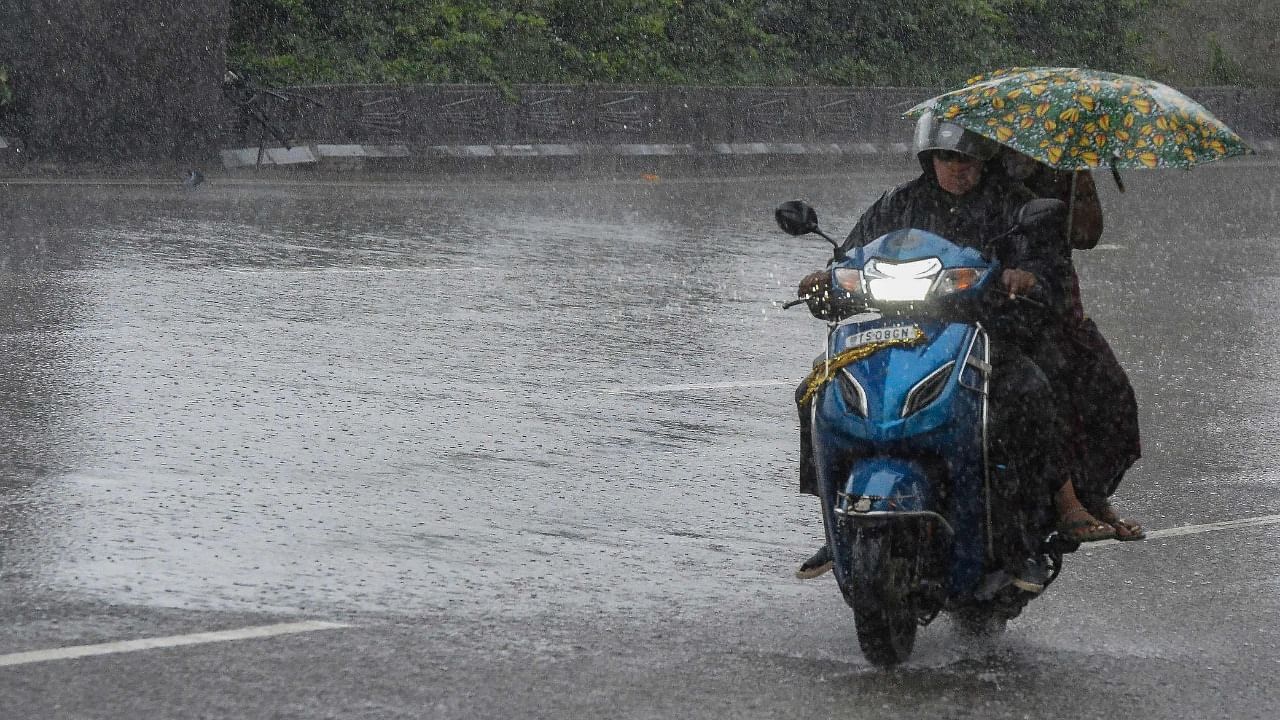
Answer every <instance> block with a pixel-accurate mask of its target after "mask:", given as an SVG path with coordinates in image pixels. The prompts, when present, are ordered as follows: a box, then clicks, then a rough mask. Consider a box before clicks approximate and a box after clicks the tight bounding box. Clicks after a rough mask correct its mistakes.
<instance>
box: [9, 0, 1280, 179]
mask: <svg viewBox="0 0 1280 720" xmlns="http://www.w3.org/2000/svg"><path fill="white" fill-rule="evenodd" d="M1277 38H1280V6H1278V5H1277V3H1275V2H1272V1H1271V0H1268V1H1267V2H1265V3H1257V2H1256V0H1108V2H1099V1H1098V0H945V1H939V0H0V136H5V137H9V138H13V137H17V138H21V139H23V140H24V141H25V143H26V145H27V147H28V149H30V150H32V151H34V152H33V153H31V154H30V155H40V154H43V155H45V156H61V157H67V158H102V159H111V158H129V157H144V156H145V157H174V158H182V157H200V156H205V155H207V154H208V153H209V152H210V151H211V149H212V148H213V147H214V146H215V144H216V136H217V134H218V133H219V132H221V129H223V128H224V127H225V126H226V123H227V116H228V108H227V105H226V103H225V101H224V100H223V98H222V94H221V92H220V89H221V82H222V75H223V71H224V69H225V68H226V67H227V66H230V67H232V68H236V69H238V70H242V71H245V72H247V73H248V74H249V75H250V76H251V77H252V78H253V79H254V80H256V81H257V82H258V83H259V84H261V85H265V86H283V85H318V84H326V83H328V84H347V83H405V84H408V83H426V84H445V83H485V84H491V85H496V86H498V87H499V88H501V89H504V90H505V91H506V92H507V95H508V98H509V99H510V98H514V96H515V88H517V86H521V85H526V86H527V85H532V84H568V85H579V86H588V85H595V84H610V83H617V84H626V85H654V86H676V85H679V86H751V85H757V86H788V87H798V86H816V85H826V86H842V87H849V86H855V87H857V86H861V87H877V86H879V87H883V86H890V87H892V86H900V87H901V86H906V87H939V86H947V85H952V84H954V83H958V82H960V81H962V80H963V79H965V78H966V77H968V76H970V75H971V74H974V73H976V72H980V71H986V70H990V69H992V68H995V67H1002V66H1011V65H1072V66H1088V67H1094V68H1099V69H1106V70H1113V71H1119V72H1132V73H1137V74H1141V75H1145V76H1148V77H1153V78H1156V79H1159V80H1163V81H1165V82H1168V83H1170V84H1173V85H1175V86H1178V87H1184V88H1191V87H1201V88H1202V87H1206V86H1235V87H1272V88H1274V87H1277V86H1280V48H1277ZM13 157H14V155H13V152H12V150H10V151H9V152H8V153H7V154H6V153H0V163H3V162H7V161H9V160H12V159H13Z"/></svg>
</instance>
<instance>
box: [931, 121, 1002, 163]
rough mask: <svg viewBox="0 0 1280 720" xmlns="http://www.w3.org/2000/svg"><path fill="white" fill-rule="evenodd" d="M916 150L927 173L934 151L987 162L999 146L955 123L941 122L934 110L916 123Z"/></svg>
mask: <svg viewBox="0 0 1280 720" xmlns="http://www.w3.org/2000/svg"><path fill="white" fill-rule="evenodd" d="M915 149H916V157H917V158H919V159H920V166H921V167H923V168H925V170H926V171H927V170H929V153H932V152H933V151H934V150H952V151H955V152H960V153H964V154H965V155H972V156H973V157H975V158H978V159H979V160H983V161H986V160H990V159H991V158H993V157H995V155H996V151H997V150H999V146H998V145H996V143H994V142H992V141H991V140H988V139H987V138H984V137H982V136H981V135H979V134H977V133H975V132H973V131H971V130H966V129H964V128H962V127H960V126H959V125H956V124H955V123H950V122H947V121H945V120H939V119H937V117H935V116H934V114H933V111H932V110H927V111H925V113H924V114H923V115H921V116H920V119H919V120H917V121H916V141H915Z"/></svg>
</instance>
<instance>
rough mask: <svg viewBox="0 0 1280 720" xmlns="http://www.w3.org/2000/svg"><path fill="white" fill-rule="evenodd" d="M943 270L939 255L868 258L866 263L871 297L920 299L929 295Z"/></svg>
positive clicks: (917, 300)
mask: <svg viewBox="0 0 1280 720" xmlns="http://www.w3.org/2000/svg"><path fill="white" fill-rule="evenodd" d="M941 271H942V261H941V260H939V259H938V258H926V259H924V260H912V261H911V262H904V263H891V262H888V261H885V260H879V259H872V260H868V261H867V264H866V266H865V267H863V274H864V276H865V277H866V283H867V290H868V292H869V293H870V294H871V297H873V298H875V299H876V300H882V301H886V302H919V301H921V300H924V299H925V298H926V297H928V296H929V289H930V288H931V287H933V282H934V280H936V279H937V277H938V273H939V272H941Z"/></svg>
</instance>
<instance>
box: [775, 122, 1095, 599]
mask: <svg viewBox="0 0 1280 720" xmlns="http://www.w3.org/2000/svg"><path fill="white" fill-rule="evenodd" d="M915 149H916V157H917V158H918V159H919V161H920V166H921V169H922V171H923V172H922V173H921V175H920V176H919V177H917V178H916V179H915V180H912V181H910V182H907V183H905V184H903V185H900V186H898V187H896V188H893V189H892V190H889V191H888V192H886V193H885V194H884V195H883V196H882V197H881V198H880V199H879V200H877V201H876V202H875V203H874V204H873V205H872V206H871V207H870V208H869V209H867V211H866V212H865V213H863V215H862V217H861V218H860V219H859V220H858V223H857V225H856V226H855V227H854V228H853V231H852V232H850V233H849V237H848V239H847V240H846V241H845V243H844V247H845V249H848V248H851V247H856V246H862V245H866V244H867V243H869V242H871V241H872V240H874V239H876V238H878V237H880V236H881V235H884V234H885V233H888V232H891V231H893V230H899V229H904V228H916V229H921V230H927V231H929V232H933V233H936V234H938V235H941V236H943V237H945V238H947V239H949V240H951V241H952V242H955V243H957V244H959V245H962V246H966V247H974V248H978V249H981V250H984V251H988V250H989V251H991V252H992V253H993V254H994V257H995V258H996V259H997V260H999V261H1000V264H1001V266H1002V267H1003V268H1004V271H1003V272H1002V274H1001V277H1000V280H1001V284H1002V285H1003V287H1004V289H1005V291H1007V292H1008V294H1009V299H1010V301H1009V302H1007V303H1002V304H1001V305H1000V306H999V307H997V309H996V310H995V311H994V312H993V314H992V316H991V317H990V318H988V323H986V324H987V325H988V330H989V331H990V332H991V334H992V339H993V343H992V346H993V357H992V361H993V362H992V366H993V372H992V374H991V386H990V398H991V406H992V410H993V425H994V427H995V430H996V432H995V437H996V442H997V443H998V444H999V446H1000V447H1001V448H1003V451H1004V453H1005V454H1006V455H1008V456H1010V457H1014V458H1017V461H1018V464H1019V466H1020V468H1021V470H1022V472H1021V473H1020V476H1021V479H1022V482H1021V483H1020V484H1018V486H1016V487H1012V486H1011V487H1000V488H995V489H994V490H995V492H994V493H993V495H994V497H993V498H992V503H993V505H996V506H997V507H998V508H999V510H998V512H996V513H994V517H995V518H996V522H995V523H994V525H995V527H994V528H993V531H994V532H995V534H996V545H997V552H998V554H999V557H1000V559H1001V562H1002V564H1003V566H1004V569H1005V570H1007V571H1008V572H1009V573H1010V574H1011V575H1013V577H1014V578H1015V580H1014V583H1015V584H1016V585H1017V586H1018V587H1020V588H1022V589H1024V590H1028V591H1031V592H1038V591H1039V590H1041V589H1043V587H1044V583H1045V581H1046V572H1047V571H1046V568H1045V565H1044V563H1043V559H1042V557H1041V556H1040V553H1039V541H1040V538H1042V537H1043V536H1044V535H1045V534H1046V532H1047V530H1048V528H1049V527H1051V525H1052V523H1051V521H1050V515H1051V513H1050V507H1049V506H1050V504H1051V503H1050V497H1051V496H1053V494H1054V493H1055V492H1056V491H1058V490H1059V489H1060V488H1062V487H1063V486H1064V485H1067V486H1069V484H1070V483H1069V480H1070V476H1069V475H1068V474H1067V473H1066V468H1067V463H1066V462H1065V457H1066V456H1065V454H1064V453H1065V451H1064V448H1063V443H1062V438H1063V435H1064V433H1063V432H1062V427H1061V423H1060V419H1059V417H1058V414H1057V412H1056V411H1055V409H1054V400H1053V394H1052V390H1051V389H1050V386H1049V384H1048V381H1047V380H1046V378H1045V376H1044V374H1043V373H1042V372H1041V370H1040V369H1039V368H1038V367H1037V366H1036V365H1035V363H1034V362H1032V361H1031V359H1030V358H1029V357H1028V351H1029V350H1031V349H1033V348H1034V347H1035V346H1036V345H1037V344H1038V343H1039V342H1040V340H1041V331H1040V327H1039V325H1038V324H1037V323H1036V322H1028V316H1027V313H1026V312H1025V306H1024V304H1021V303H1014V302H1012V298H1013V297H1014V296H1018V295H1028V294H1036V295H1038V296H1040V298H1041V302H1040V303H1038V305H1041V306H1043V305H1046V304H1047V305H1048V306H1049V307H1058V306H1059V305H1060V303H1061V299H1060V298H1061V297H1062V296H1063V295H1064V293H1065V279H1066V270H1067V268H1066V267H1065V265H1064V263H1063V262H1062V253H1061V252H1060V251H1059V250H1058V249H1056V248H1054V247H1053V243H1054V242H1055V240H1054V238H1055V237H1057V235H1056V234H1053V233H1047V234H1045V233H1033V234H1037V235H1042V234H1043V235H1044V237H1035V238H1028V237H1027V236H1026V234H1025V233H1022V232H1016V233H1012V234H1009V235H1006V236H1005V237H1004V238H1003V239H1000V240H999V241H997V239H998V238H999V236H1001V235H1003V234H1004V233H1005V232H1006V231H1007V230H1008V229H1009V228H1011V227H1013V226H1014V225H1015V216H1016V213H1017V210H1018V208H1019V207H1021V206H1022V204H1023V203H1025V202H1026V201H1028V200H1030V199H1033V196H1032V195H1031V194H1030V193H1029V192H1028V191H1027V189H1026V188H1025V187H1023V186H1022V185H1020V184H1018V183H1015V182H1012V181H1010V180H1009V179H1008V178H1007V177H1005V176H1004V175H1002V174H1000V173H987V172H984V163H985V162H986V161H988V160H990V159H991V158H992V157H993V156H994V155H995V152H996V145H995V144H994V143H992V142H991V141H989V140H987V139H985V138H983V137H981V136H979V135H977V134H975V133H972V132H970V131H968V130H965V129H963V128H961V127H960V126H958V125H955V124H952V123H948V122H944V121H940V120H938V119H937V118H935V117H934V116H933V115H932V114H931V113H926V114H925V115H924V116H922V117H921V118H920V121H919V122H918V123H917V125H916V137H915ZM992 243H994V246H992ZM829 284H830V271H829V270H823V271H819V272H816V273H812V274H810V275H808V276H806V277H805V278H804V280H802V281H801V283H800V288H799V291H798V295H799V296H800V297H805V298H808V301H809V309H810V311H811V312H812V313H813V314H814V315H815V316H817V317H821V318H824V319H829V318H831V317H833V316H837V311H836V310H835V309H833V308H832V307H830V305H829V304H828V303H827V302H825V298H827V297H828V295H827V291H828V290H829ZM1027 305H1030V303H1028V304H1027ZM1032 307H1033V308H1034V307H1035V305H1033V306H1032ZM801 396H802V390H800V391H797V394H796V399H797V406H798V410H799V416H800V457H801V461H800V489H801V492H804V493H808V494H813V495H816V494H817V478H816V469H815V467H814V464H813V458H812V444H811V437H810V430H811V429H810V417H809V410H808V407H807V406H800V405H799V401H800V399H801ZM1071 499H1074V495H1073V496H1072V498H1071ZM830 568H831V557H830V551H829V548H827V547H825V546H824V547H823V548H822V549H821V550H819V551H818V553H817V554H815V555H814V556H813V557H812V558H810V559H809V560H807V561H805V563H804V564H803V565H801V567H800V570H799V571H798V572H797V573H796V574H797V576H798V577H801V578H810V577H817V576H818V575H821V574H822V573H824V572H826V571H827V570H829V569H830Z"/></svg>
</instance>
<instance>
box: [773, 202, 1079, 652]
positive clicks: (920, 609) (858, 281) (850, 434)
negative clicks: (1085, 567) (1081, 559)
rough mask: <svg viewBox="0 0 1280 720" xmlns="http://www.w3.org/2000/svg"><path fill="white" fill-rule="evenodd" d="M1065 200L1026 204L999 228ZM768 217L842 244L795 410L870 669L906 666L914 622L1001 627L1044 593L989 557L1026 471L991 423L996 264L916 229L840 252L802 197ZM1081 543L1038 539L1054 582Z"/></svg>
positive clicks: (1025, 221) (1032, 218)
mask: <svg viewBox="0 0 1280 720" xmlns="http://www.w3.org/2000/svg"><path fill="white" fill-rule="evenodd" d="M1063 209H1064V206H1063V204H1062V203H1061V202H1059V201H1057V200H1033V201H1031V202H1029V203H1027V204H1026V205H1024V206H1023V207H1022V208H1021V209H1020V211H1019V213H1018V217H1017V223H1016V224H1015V225H1014V226H1013V227H1011V228H1010V229H1009V230H1008V232H1007V233H1005V234H1006V235H1008V234H1011V233H1013V232H1015V231H1017V230H1020V229H1028V228H1031V227H1035V226H1037V225H1039V224H1042V223H1046V222H1049V221H1050V220H1051V219H1053V218H1055V217H1060V213H1061V212H1062V211H1063ZM775 218H776V220H777V222H778V225H779V227H781V229H782V230H783V231H784V232H787V233H788V234H790V235H805V234H809V233H815V234H817V235H819V236H821V237H822V238H824V239H825V240H826V241H827V242H829V243H830V244H831V245H832V246H833V248H834V257H833V261H832V263H831V265H830V267H829V271H830V273H831V277H830V281H831V282H830V288H831V290H830V292H829V295H828V297H827V298H826V301H827V302H829V303H830V306H831V307H834V308H837V309H838V310H839V311H838V312H836V313H835V316H836V317H837V318H841V317H842V318H843V319H835V320H830V321H828V334H827V344H826V352H825V353H824V355H822V356H821V357H819V359H818V360H815V362H814V368H813V372H812V374H811V375H810V376H809V379H808V386H807V388H806V391H805V392H806V394H807V397H806V399H805V400H804V401H803V402H802V407H803V406H805V404H806V403H807V407H808V408H809V412H810V413H811V422H812V425H811V427H812V439H813V443H812V445H813V454H814V461H815V465H816V469H817V478H818V487H819V496H820V498H821V501H822V503H821V504H822V519H823V525H824V527H825V530H826V537H827V542H828V544H829V547H830V549H831V552H832V557H833V560H834V566H833V569H834V571H835V577H836V581H837V583H838V584H839V586H840V590H841V592H842V593H843V595H844V598H845V601H846V602H847V603H848V604H849V606H850V607H852V608H853V612H854V623H855V626H856V629H857V635H858V642H859V645H860V646H861V648H862V652H863V654H864V655H865V656H866V658H867V659H868V660H869V661H871V662H872V663H873V664H876V665H894V664H898V663H901V662H904V661H905V660H907V658H909V657H910V655H911V651H912V648H913V646H914V644H915V638H916V631H917V629H918V628H919V627H922V626H925V625H928V624H929V623H930V622H932V621H933V619H934V618H936V617H937V616H938V615H939V613H941V612H947V613H949V614H950V615H951V617H952V621H953V623H954V624H955V625H957V627H959V628H960V629H962V630H963V631H966V632H969V633H973V634H991V633H998V632H1001V631H1003V630H1004V627H1005V623H1006V622H1007V621H1008V620H1009V619H1011V618H1013V617H1016V616H1017V615H1018V614H1019V613H1020V612H1021V611H1022V609H1023V607H1024V606H1025V605H1026V604H1027V602H1028V601H1029V600H1031V599H1032V598H1034V597H1035V596H1036V595H1037V594H1038V593H1039V592H1040V591H1042V590H1043V588H1042V587H1041V588H1036V589H1034V590H1031V591H1029V590H1028V589H1025V588H1024V587H1022V586H1020V585H1019V583H1018V582H1016V579H1015V578H1013V577H1012V576H1011V575H1010V574H1009V573H1008V572H1006V571H1004V570H1003V569H1000V568H999V567H998V566H997V565H996V563H995V553H994V541H993V537H992V503H991V496H992V487H993V483H995V482H1008V481H1010V480H1012V481H1015V482H1016V477H1015V478H1008V477H1003V478H1002V477H1000V474H1002V473H1017V467H1016V465H1017V463H1016V459H1013V458H1003V457H1000V456H999V453H998V450H997V448H996V447H993V441H992V440H993V439H992V437H991V434H992V433H991V430H990V423H991V408H990V406H989V402H988V389H989V384H990V375H991V371H992V366H991V358H992V339H991V335H990V333H989V330H988V328H984V326H983V322H982V318H983V317H986V314H984V311H983V308H984V307H988V306H987V305H986V304H988V303H990V302H993V299H992V298H993V296H997V295H1000V296H1003V298H1004V299H1003V300H1000V301H1003V302H1008V301H1009V300H1008V294H1007V293H1006V292H1003V291H998V290H997V289H996V284H997V281H998V279H999V278H1000V273H1001V268H1000V264H999V263H998V262H997V261H996V260H994V259H991V258H990V257H988V256H987V255H986V254H984V253H983V252H981V251H979V250H977V249H974V248H965V247H961V246H959V245H957V244H955V243H952V242H950V241H948V240H947V239H946V238H943V237H941V236H939V235H935V234H933V233H930V232H926V231H923V230H897V231H894V232H891V233H888V234H886V235H884V236H882V237H880V238H878V239H877V240H875V241H874V242H872V243H870V244H868V245H866V246H865V247H861V248H857V249H855V250H851V251H849V252H847V253H846V252H845V251H844V250H843V249H842V248H841V245H840V244H839V243H837V242H836V241H835V240H833V239H831V238H830V237H828V236H827V235H826V234H825V233H823V232H822V231H821V230H820V229H819V227H818V219H817V212H816V211H815V210H814V209H813V208H812V207H810V206H808V205H807V204H805V203H803V202H801V201H791V202H788V203H784V204H783V205H781V206H780V207H779V208H778V209H777V211H776V213H775ZM806 299H807V298H801V299H799V300H795V301H792V302H790V303H787V305H786V306H785V307H790V306H792V305H796V304H799V303H801V302H804V301H805V300H806ZM1003 487H1007V485H1005V486H1003ZM1073 549H1074V548H1073V547H1070V543H1066V544H1064V543H1063V540H1062V539H1060V538H1059V537H1058V536H1057V535H1055V534H1049V535H1047V536H1046V537H1045V538H1044V542H1043V543H1042V545H1041V551H1042V553H1043V556H1042V557H1041V558H1040V560H1041V561H1042V562H1044V563H1046V565H1047V566H1048V567H1049V568H1050V569H1049V575H1048V581H1047V582H1046V583H1044V585H1045V586H1047V585H1048V583H1050V582H1052V581H1053V579H1054V578H1056V577H1057V575H1058V573H1059V572H1060V571H1061V568H1062V556H1063V553H1064V552H1068V551H1070V550H1073Z"/></svg>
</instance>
